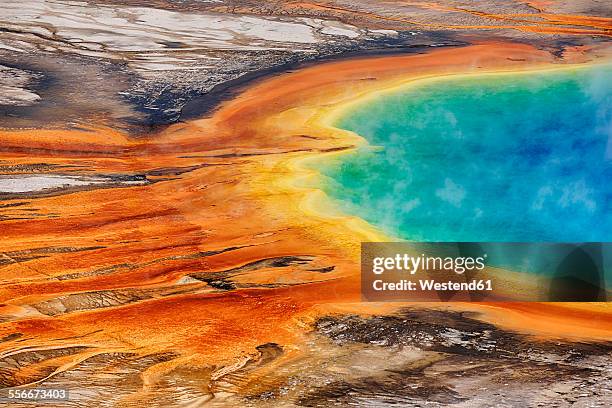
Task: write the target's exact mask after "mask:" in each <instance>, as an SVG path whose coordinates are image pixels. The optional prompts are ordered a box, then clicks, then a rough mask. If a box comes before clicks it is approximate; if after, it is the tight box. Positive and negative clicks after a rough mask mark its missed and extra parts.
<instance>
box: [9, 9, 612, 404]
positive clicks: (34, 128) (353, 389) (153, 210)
mask: <svg viewBox="0 0 612 408" xmlns="http://www.w3.org/2000/svg"><path fill="white" fill-rule="evenodd" d="M1 7H2V14H1V15H0V90H2V92H1V94H0V113H1V115H0V127H2V130H0V282H1V283H2V285H0V384H1V386H2V390H0V393H6V392H7V391H8V390H9V389H20V388H24V389H29V388H33V387H46V388H68V389H69V390H70V400H68V401H62V402H53V403H44V405H43V406H62V407H63V406H66V407H89V406H101V407H106V406H108V407H136V406H154V407H155V406H159V407H167V406H200V405H210V406H255V407H257V406H262V407H266V406H274V407H276V406H312V407H318V406H376V407H379V406H413V407H421V406H455V407H490V406H499V407H507V406H513V407H514V406H516V407H540V406H542V407H544V406H546V407H548V406H558V407H565V406H576V407H599V406H601V407H604V406H610V405H611V404H612V400H611V394H612V392H611V388H612V376H611V372H610V366H611V364H610V362H611V356H612V354H611V352H612V344H611V343H610V340H611V339H612V312H611V310H610V308H609V306H608V304H603V303H600V304H582V305H578V304H554V305H553V304H535V303H534V304H498V305H487V304H475V303H474V304H449V305H444V306H442V305H439V304H419V305H402V304H391V303H390V304H367V303H359V299H360V298H359V265H358V252H357V251H358V247H359V242H360V241H362V240H367V239H371V238H373V235H370V234H375V233H374V232H371V231H369V230H368V229H364V228H361V227H362V224H360V222H359V221H358V220H355V219H353V218H351V217H337V218H329V217H323V216H321V215H320V214H315V213H313V212H312V211H311V210H310V209H309V207H308V205H306V204H307V203H308V202H309V200H317V199H318V198H319V196H317V192H316V191H314V192H313V191H306V190H303V189H296V188H295V187H294V185H293V184H292V183H290V182H288V180H293V179H294V178H295V177H296V174H298V173H299V172H298V173H296V172H297V170H296V169H295V162H296V160H298V159H300V158H302V157H312V156H316V155H321V154H328V153H334V152H339V151H344V150H348V149H351V148H353V147H354V146H355V143H357V142H356V141H355V140H354V139H352V138H351V137H349V135H342V134H337V133H334V132H330V131H329V130H327V129H324V128H320V127H317V126H314V125H312V123H314V120H313V118H315V117H318V116H320V115H321V114H322V113H325V112H327V111H326V109H327V108H328V106H332V105H334V104H337V103H340V102H342V101H347V100H351V98H354V97H355V95H358V94H361V93H363V92H368V91H370V90H372V89H376V88H377V87H378V86H381V84H383V83H386V82H385V81H396V80H398V78H403V77H405V76H408V77H410V76H413V77H415V76H419V75H441V74H448V73H453V72H464V71H466V70H468V69H470V70H478V69H482V70H488V69H526V68H529V67H533V66H549V65H554V64H566V63H589V62H594V61H595V62H596V61H598V60H601V59H603V58H608V56H609V54H610V47H609V37H610V34H611V32H610V29H611V27H612V21H611V19H610V17H609V16H610V14H611V10H610V8H609V7H610V6H609V5H608V4H607V3H606V2H597V1H580V2H576V1H573V2H564V1H558V2H505V1H504V2H501V1H499V2H498V1H486V2H477V3H476V2H474V3H467V4H466V3H459V2H444V3H443V4H442V3H435V2H434V3H432V2H405V1H389V2H365V1H363V2H362V1H351V2H348V1H346V2H344V1H320V2H289V1H273V2H259V1H257V2H255V1H253V2H251V1H221V0H219V1H217V0H211V1H190V0H186V1H180V2H179V1H154V2H146V4H145V3H144V2H140V1H133V0H130V1H125V2H121V4H118V3H115V2H112V1H94V2H87V3H84V2H65V1H63V2H59V1H24V2H20V3H19V4H14V3H8V2H5V3H4V4H2V5H1ZM298 176H299V177H310V176H312V175H311V174H309V173H304V174H302V173H299V174H298ZM313 197H314V198H313ZM356 226H357V227H359V228H356ZM2 395H4V394H2ZM0 396H1V395H0ZM1 403H4V400H3V401H2V402H1ZM41 405H42V403H41ZM11 406H34V404H32V403H23V404H21V405H20V404H18V403H14V402H11Z"/></svg>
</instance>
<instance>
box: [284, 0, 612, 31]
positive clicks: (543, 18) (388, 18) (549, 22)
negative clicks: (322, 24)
mask: <svg viewBox="0 0 612 408" xmlns="http://www.w3.org/2000/svg"><path fill="white" fill-rule="evenodd" d="M392 3H397V5H406V6H411V7H415V8H416V9H423V10H428V9H429V10H435V11H438V12H451V13H463V14H468V15H471V16H474V17H478V18H481V19H482V24H459V23H455V22H452V18H451V19H450V20H451V22H450V23H447V22H445V21H444V20H441V21H440V22H432V21H430V20H429V19H427V20H426V19H419V18H418V17H410V18H407V17H399V16H395V15H393V14H392V13H389V14H384V13H375V12H373V11H363V10H358V9H349V8H345V7H342V6H338V5H336V4H330V3H326V2H299V3H291V4H289V5H286V7H287V8H289V9H291V8H299V9H305V10H319V11H326V12H332V13H337V14H339V15H340V16H346V18H349V19H353V18H355V16H360V17H363V18H365V19H366V20H371V21H374V22H375V21H384V22H387V23H392V24H397V25H398V27H396V28H401V26H402V25H405V26H414V27H417V28H424V29H434V30H473V29H474V30H492V29H495V30H499V29H511V30H520V31H527V32H535V33H542V34H570V35H598V36H610V35H612V19H610V18H605V17H598V16H585V15H571V14H556V13H547V12H545V10H544V8H543V7H544V6H546V5H545V4H542V3H540V4H539V6H538V7H535V8H536V9H537V10H538V11H539V12H537V13H532V14H528V13H491V12H488V11H481V10H478V9H477V8H474V9H470V8H464V7H455V6H451V5H448V4H444V3H436V2H411V1H397V2H392ZM476 7H477V6H476ZM496 22H502V23H500V24H498V23H496ZM503 23H506V24H503ZM405 26H404V27H403V29H406V27H405Z"/></svg>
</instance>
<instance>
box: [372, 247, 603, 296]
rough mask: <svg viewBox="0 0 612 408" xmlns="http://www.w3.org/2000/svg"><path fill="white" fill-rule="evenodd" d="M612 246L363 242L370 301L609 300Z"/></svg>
mask: <svg viewBox="0 0 612 408" xmlns="http://www.w3.org/2000/svg"><path fill="white" fill-rule="evenodd" d="M611 271H612V245H611V244H609V243H578V244H576V243H486V242H483V243H475V242H439V243H414V242H364V243H362V246H361V293H362V299H363V300H364V301H573V302H576V301H588V302H593V301H598V302H601V301H607V299H609V298H610V294H611V292H610V288H608V287H607V285H606V282H612V276H610V272H611Z"/></svg>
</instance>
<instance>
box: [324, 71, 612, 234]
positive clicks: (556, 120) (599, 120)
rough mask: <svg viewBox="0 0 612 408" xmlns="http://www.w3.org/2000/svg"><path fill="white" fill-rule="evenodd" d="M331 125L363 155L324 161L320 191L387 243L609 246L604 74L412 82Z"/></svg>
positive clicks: (611, 171)
mask: <svg viewBox="0 0 612 408" xmlns="http://www.w3.org/2000/svg"><path fill="white" fill-rule="evenodd" d="M336 126H338V127H340V128H343V129H347V130H351V131H354V132H356V133H357V134H359V135H361V136H363V137H365V138H366V139H367V140H368V141H369V146H367V147H364V148H361V149H359V150H358V151H356V152H355V153H351V154H348V155H341V156H337V158H336V159H333V160H332V161H331V162H330V161H328V162H327V163H326V164H325V165H324V166H323V167H322V168H321V171H322V173H323V174H324V175H325V176H327V177H326V182H325V183H324V186H323V188H324V190H325V191H326V192H327V193H328V195H330V196H331V197H333V198H334V199H336V200H337V201H338V203H339V205H340V206H341V208H342V210H343V211H344V212H347V213H350V214H354V215H358V216H360V217H361V218H364V219H365V220H367V221H368V222H370V223H372V224H374V225H376V226H378V227H380V228H382V229H383V230H385V231H387V232H388V233H390V234H392V235H395V236H397V237H400V238H403V239H407V240H415V241H497V242H504V241H507V242H511V241H528V242H533V241H551V242H583V241H612V66H610V65H608V66H595V67H589V68H580V69H576V70H572V71H567V70H563V71H549V72H546V73H535V74H534V73H529V74H512V75H485V76H474V77H462V78H452V77H448V78H445V79H438V80H435V81H430V82H423V83H420V84H418V83H417V84H413V85H411V86H409V87H406V88H403V89H402V90H399V91H396V92H394V93H387V94H383V95H381V96H380V97H377V98H376V99H374V100H368V101H367V102H366V103H363V104H361V105H358V106H357V107H356V108H354V109H353V110H351V111H350V112H348V113H347V114H345V116H344V117H342V118H341V119H340V120H339V121H338V122H337V123H336ZM326 160H327V159H326Z"/></svg>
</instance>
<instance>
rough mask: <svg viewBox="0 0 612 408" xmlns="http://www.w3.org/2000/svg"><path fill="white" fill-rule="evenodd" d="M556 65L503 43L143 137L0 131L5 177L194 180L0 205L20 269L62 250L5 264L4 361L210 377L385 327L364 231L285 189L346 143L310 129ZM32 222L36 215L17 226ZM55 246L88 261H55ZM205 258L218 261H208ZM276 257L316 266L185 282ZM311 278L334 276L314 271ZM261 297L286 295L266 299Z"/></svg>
mask: <svg viewBox="0 0 612 408" xmlns="http://www.w3.org/2000/svg"><path fill="white" fill-rule="evenodd" d="M551 61H552V57H551V56H550V55H549V54H548V53H546V52H544V51H540V50H537V49H535V48H533V47H530V46H527V45H517V44H497V43H491V44H480V45H475V46H470V47H466V48H461V49H444V50H436V51H433V52H431V53H428V54H421V55H405V56H393V57H377V58H366V59H354V60H347V61H339V62H332V63H326V64H321V65H318V66H313V67H310V68H304V69H301V70H298V71H295V72H291V73H286V74H283V75H279V76H275V77H272V78H269V79H266V80H262V81H259V82H258V83H256V84H253V85H252V86H250V87H249V88H248V89H245V90H244V91H243V92H242V93H241V94H240V95H238V96H237V97H236V98H234V99H232V100H229V101H227V102H225V103H223V104H222V105H221V106H220V108H219V109H218V110H217V111H216V112H214V114H212V115H211V117H209V118H205V119H201V120H196V121H193V122H190V123H183V124H178V125H175V126H171V127H170V128H169V129H168V130H167V131H164V132H162V133H160V134H157V135H155V136H152V137H150V138H148V139H147V138H144V139H143V138H141V139H138V140H135V139H132V138H130V137H129V135H126V134H123V133H121V132H117V131H114V130H111V129H102V128H98V129H91V130H88V131H77V130H61V131H60V130H54V131H18V132H9V131H2V132H0V160H2V161H3V164H7V163H9V164H24V163H27V164H32V163H41V162H43V163H54V164H62V165H80V166H83V167H81V168H80V169H82V170H81V171H87V172H104V173H111V174H112V173H129V174H131V173H140V172H150V171H152V170H160V169H164V168H169V167H178V168H186V167H190V166H201V167H198V168H197V169H196V170H190V171H188V172H186V173H181V174H178V173H177V174H176V175H173V176H172V177H168V178H163V177H162V178H160V179H159V180H161V181H159V182H157V183H154V184H150V185H145V186H137V187H130V188H112V189H108V190H93V191H83V192H78V193H72V194H67V195H60V196H55V197H43V198H31V197H24V198H20V199H15V200H9V201H3V202H2V204H19V203H21V204H20V205H19V206H15V207H11V206H8V207H2V208H0V215H11V216H12V217H13V216H15V214H18V215H19V216H17V217H16V218H13V219H7V220H4V221H2V222H1V225H0V228H1V229H0V238H1V240H0V252H1V253H4V254H6V253H12V254H13V255H12V257H13V258H16V257H18V256H23V254H22V255H19V254H20V252H19V251H28V250H36V249H37V248H38V249H40V248H43V249H45V248H47V249H49V248H51V249H55V250H56V251H55V252H54V251H49V252H42V253H41V255H40V257H37V258H33V259H29V260H25V261H23V262H20V263H7V264H4V265H0V280H1V283H2V285H1V286H0V303H2V305H0V315H1V316H2V318H3V320H2V321H3V323H0V338H3V337H5V336H8V335H11V334H14V333H21V334H22V335H23V337H22V340H23V341H21V342H17V341H6V342H4V343H0V352H6V351H9V350H14V349H16V348H18V347H42V346H45V347H49V346H54V347H60V346H66V345H71V344H75V343H77V344H81V343H83V344H87V345H91V346H92V347H95V349H96V350H98V351H105V350H117V349H119V350H128V351H133V352H138V353H147V352H153V351H174V352H178V353H181V354H182V355H184V356H189V357H193V358H194V359H195V360H193V361H191V364H196V362H197V361H199V362H201V364H217V365H219V364H224V363H227V362H228V361H231V359H233V358H236V357H237V356H239V355H242V354H244V353H250V352H252V351H253V350H254V348H255V347H256V346H257V345H259V344H263V343H266V342H276V343H279V344H285V345H291V344H294V343H295V342H297V341H299V338H300V336H302V335H303V332H304V331H307V330H309V326H308V322H312V319H315V318H317V317H318V316H322V315H325V314H329V313H334V312H337V311H339V310H342V312H344V313H363V314H367V313H379V312H384V313H393V312H394V311H396V310H397V308H398V307H401V306H406V305H402V304H389V305H372V304H366V303H360V302H359V301H360V292H359V284H360V279H359V269H360V267H359V245H360V242H361V241H363V240H367V239H368V235H367V231H364V229H363V228H355V225H357V224H358V223H359V220H355V219H354V218H351V217H341V216H339V217H336V218H333V217H329V216H327V215H325V214H321V213H317V212H315V211H313V210H312V209H310V208H309V207H308V206H307V205H306V202H307V199H308V198H310V197H311V196H312V194H313V191H311V190H309V189H302V188H297V187H295V186H294V185H293V184H292V182H293V181H295V178H296V177H297V176H301V175H302V173H301V171H302V170H297V169H295V168H294V167H293V163H294V160H296V159H299V158H303V157H307V156H308V157H311V156H313V157H314V156H315V155H319V154H321V151H326V150H330V149H331V150H333V149H338V148H346V147H350V146H351V145H352V143H354V141H353V140H351V139H350V138H348V137H344V136H343V135H339V134H338V133H337V131H334V130H330V129H325V128H321V127H319V126H316V125H312V121H311V116H310V115H313V114H314V113H316V112H318V111H319V110H325V109H326V108H327V107H329V106H334V105H336V104H339V103H344V102H347V101H350V100H353V99H354V98H355V97H357V96H360V95H362V94H364V93H368V92H372V91H375V90H378V89H380V87H384V86H386V85H385V84H389V83H392V82H394V81H399V80H402V81H404V80H408V79H411V78H412V79H414V78H419V77H423V76H436V75H448V74H454V73H462V72H477V71H478V69H485V70H514V69H524V68H528V67H533V66H540V65H547V64H550V63H551ZM476 67H481V68H476ZM83 169H84V170H83ZM155 177H156V176H151V178H152V179H155ZM25 210H30V211H25ZM33 212H35V213H40V216H37V217H34V218H32V217H30V218H29V219H19V218H20V217H21V216H26V215H27V214H32V213H33ZM359 225H361V224H359ZM65 247H69V248H76V249H79V248H81V249H83V248H85V249H83V250H81V251H79V252H61V251H57V249H58V248H60V249H61V248H65ZM86 248H94V249H86ZM223 250H225V252H223ZM214 251H219V252H218V253H216V254H212V255H211V254H210V253H212V252H214ZM15 253H16V254H15ZM34 253H36V252H34ZM202 253H205V254H206V255H202ZM286 256H308V257H311V258H312V259H313V260H312V263H313V264H312V265H310V264H307V265H305V266H304V265H290V266H286V267H278V268H273V267H265V268H262V269H258V270H254V271H250V272H248V273H245V274H244V275H241V277H240V280H241V282H246V283H247V284H248V283H250V284H252V286H253V287H250V288H237V289H236V290H233V291H229V292H219V293H211V292H212V291H214V290H215V289H214V288H212V287H210V286H208V285H206V284H205V283H202V282H197V281H196V282H194V281H191V282H189V283H180V280H181V279H183V278H186V277H188V275H190V274H194V273H199V274H206V273H212V272H219V271H225V270H228V269H231V268H237V267H241V266H244V265H248V264H249V263H252V262H256V261H260V260H262V259H269V258H274V257H286ZM321 267H333V268H332V270H330V271H328V272H326V273H319V272H314V271H313V270H315V269H317V268H321ZM66 275H73V276H72V277H66ZM271 284H272V285H274V284H276V285H281V286H280V287H273V288H268V286H270V285H271ZM257 285H262V286H261V287H258V286H257ZM247 286H248V285H247ZM168 288H170V289H176V288H189V289H197V290H198V291H196V292H195V293H186V294H175V295H171V296H168V297H159V296H158V297H153V298H143V300H136V301H132V302H131V303H130V302H128V303H126V304H122V305H119V306H112V307H106V308H104V307H101V308H97V309H96V308H93V307H92V308H90V309H86V310H77V311H67V312H65V313H63V312H62V311H61V310H60V311H59V312H58V315H57V316H45V315H42V314H40V313H38V312H37V309H36V308H35V306H36V305H37V304H38V303H40V302H44V301H49V300H54V299H57V298H58V297H59V296H67V295H71V294H74V295H78V294H83V293H89V292H95V291H103V290H104V291H114V290H123V291H125V293H127V295H123V297H122V298H121V299H125V298H127V299H128V301H129V294H141V295H142V294H143V293H148V292H146V291H147V290H157V289H164V290H166V289H168ZM143 291H145V292H143ZM428 307H440V305H439V304H431V306H428ZM449 307H451V308H457V309H459V308H460V309H466V308H467V309H470V310H475V311H478V312H480V313H482V318H483V319H485V320H488V321H492V322H494V323H498V322H499V324H500V325H502V326H503V327H507V328H509V329H512V330H516V331H519V332H525V333H529V334H536V335H539V336H547V337H564V338H568V337H580V338H583V339H590V340H593V339H597V340H598V339H605V338H609V337H610V336H611V335H612V324H611V321H610V315H611V313H610V310H609V308H606V307H605V305H597V304H594V305H587V306H576V307H574V306H572V305H565V306H556V305H554V306H549V305H537V304H529V305H520V304H496V305H481V304H451V305H449ZM534 322H537V327H533V323H534ZM594 322H597V324H595V323H594ZM74 336H77V337H78V336H83V337H78V338H79V339H78V340H74V339H72V337H74ZM194 361H196V362H194ZM177 364H178V363H177Z"/></svg>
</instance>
